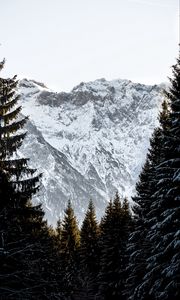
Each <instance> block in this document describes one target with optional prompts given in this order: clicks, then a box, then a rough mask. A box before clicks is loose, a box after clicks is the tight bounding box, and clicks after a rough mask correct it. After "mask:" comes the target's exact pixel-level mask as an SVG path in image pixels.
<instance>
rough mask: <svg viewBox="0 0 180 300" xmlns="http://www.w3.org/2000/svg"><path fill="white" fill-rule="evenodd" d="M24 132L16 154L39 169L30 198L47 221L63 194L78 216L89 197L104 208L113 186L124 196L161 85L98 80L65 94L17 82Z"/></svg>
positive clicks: (57, 211) (59, 209)
mask: <svg viewBox="0 0 180 300" xmlns="http://www.w3.org/2000/svg"><path fill="white" fill-rule="evenodd" d="M18 92H19V93H20V94H21V104H22V113H23V114H24V115H29V120H30V121H29V122H28V124H27V130H28V132H29V134H28V136H27V138H26V140H25V142H24V144H23V146H22V148H21V149H20V152H19V155H24V156H26V157H30V159H31V165H32V166H33V167H36V168H38V170H39V171H40V172H43V174H44V176H43V180H42V189H41V191H40V193H39V195H38V199H39V200H40V201H42V202H43V205H44V208H45V210H46V213H47V217H48V219H49V221H50V222H51V223H53V224H55V222H56V219H57V217H58V216H59V215H62V213H63V210H64V208H65V207H66V205H67V201H68V199H71V201H72V204H73V206H74V208H75V212H76V215H77V216H78V219H79V220H80V221H81V220H82V218H83V217H84V212H85V210H86V209H87V205H88V202H89V199H90V198H92V199H93V200H94V203H95V205H96V208H97V215H98V216H99V217H100V216H102V214H103V213H104V207H105V206H106V204H107V201H108V200H109V199H110V198H111V197H113V196H114V194H115V192H116V190H118V191H119V192H120V194H121V195H123V196H125V195H126V196H128V197H130V196H131V195H132V194H133V192H134V187H135V183H136V181H137V179H138V175H139V173H140V170H141V167H142V165H143V163H144V160H145V157H146V153H147V149H148V146H149V138H150V136H151V134H152V131H153V129H154V127H155V126H156V125H157V124H158V120H157V117H158V112H159V108H160V104H161V101H162V86H157V85H154V86H150V85H148V86H147V85H143V84H136V83H133V82H131V81H129V80H112V81H106V80H105V79H98V80H95V81H93V82H88V83H81V84H80V85H78V86H76V87H75V88H74V89H73V90H72V91H71V92H70V93H64V92H61V93H55V92H53V91H51V90H49V89H48V88H46V87H45V85H44V84H41V83H38V82H35V81H33V80H27V79H23V80H21V81H20V82H19V87H18Z"/></svg>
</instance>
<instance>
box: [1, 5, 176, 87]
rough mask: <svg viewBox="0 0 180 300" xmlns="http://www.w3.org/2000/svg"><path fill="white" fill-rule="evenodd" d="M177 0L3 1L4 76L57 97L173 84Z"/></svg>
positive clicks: (2, 48) (2, 46)
mask: <svg viewBox="0 0 180 300" xmlns="http://www.w3.org/2000/svg"><path fill="white" fill-rule="evenodd" d="M178 3H179V0H0V43H1V46H0V60H1V59H2V58H3V57H5V58H6V60H7V63H6V67H5V70H4V71H3V72H2V73H1V76H12V75H14V74H17V75H19V76H20V77H26V78H32V79H35V80H37V81H41V82H44V83H45V84H46V85H47V86H49V87H50V88H54V89H55V90H57V91H62V90H64V91H69V90H71V89H72V88H73V86H75V85H77V84H79V83H80V82H82V81H90V80H95V79H97V78H102V77H103V78H106V79H108V80H111V79H115V78H121V79H130V80H132V81H135V82H141V83H147V84H154V83H160V82H163V81H167V76H169V75H170V66H171V65H172V64H174V63H175V58H176V57H177V55H178Z"/></svg>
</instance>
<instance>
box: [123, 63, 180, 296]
mask: <svg viewBox="0 0 180 300" xmlns="http://www.w3.org/2000/svg"><path fill="white" fill-rule="evenodd" d="M173 73H174V78H173V79H172V80H171V84H172V86H171V88H170V91H169V92H166V96H167V100H168V102H169V103H170V111H169V109H168V106H167V101H165V102H163V110H162V113H161V115H160V125H161V126H160V128H159V129H157V130H155V133H154V137H153V139H152V141H151V148H150V150H149V154H148V167H147V164H146V169H144V170H143V173H142V175H143V177H142V175H141V178H140V179H141V180H140V183H139V185H138V186H137V192H138V194H137V197H136V198H135V201H136V202H137V203H138V204H139V206H138V210H139V211H138V214H137V222H136V225H135V231H134V233H133V235H134V236H132V237H131V240H130V247H129V249H130V251H131V258H130V264H129V265H130V267H129V270H130V273H129V274H130V277H129V283H130V282H131V284H130V287H131V288H130V289H129V290H130V292H129V298H128V299H140V300H141V299H178V298H179V289H178V288H179V287H178V284H179V282H178V268H179V252H178V243H177V240H178V228H179V221H178V217H177V216H178V213H179V203H178V200H179V192H180V186H179V179H178V176H177V175H178V174H179V166H180V164H179V161H180V155H179V154H180V153H179V152H180V150H179V149H180V147H179V136H180V135H179V133H180V132H179V125H180V120H179V108H180V75H179V74H180V67H179V59H178V62H177V65H175V66H174V67H173ZM157 133H158V134H157ZM144 179H145V180H144ZM139 187H140V189H139ZM138 235H139V236H140V240H139V242H137V240H136V239H137V238H138ZM131 271H132V273H131ZM128 288H129V286H128V285H127V289H128ZM127 289H126V291H127Z"/></svg>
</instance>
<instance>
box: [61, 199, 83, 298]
mask: <svg viewBox="0 0 180 300" xmlns="http://www.w3.org/2000/svg"><path fill="white" fill-rule="evenodd" d="M79 247H80V233H79V228H78V224H77V220H76V216H75V214H74V210H73V208H72V205H71V202H70V201H69V202H68V206H67V208H66V210H65V215H64V219H63V221H62V235H61V258H62V268H63V270H64V273H63V291H64V293H65V294H66V296H69V297H70V299H74V297H75V295H76V294H77V293H78V276H77V274H78V272H79Z"/></svg>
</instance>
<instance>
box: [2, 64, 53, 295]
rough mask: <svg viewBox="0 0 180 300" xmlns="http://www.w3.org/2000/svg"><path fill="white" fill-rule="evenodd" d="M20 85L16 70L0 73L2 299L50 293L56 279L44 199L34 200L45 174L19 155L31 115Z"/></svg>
mask: <svg viewBox="0 0 180 300" xmlns="http://www.w3.org/2000/svg"><path fill="white" fill-rule="evenodd" d="M3 65H4V62H3V63H2V64H1V66H3ZM16 87H17V80H16V76H15V77H13V78H12V79H3V78H0V195H1V197H0V237H1V251H0V263H1V266H0V277H1V280H0V295H1V298H2V299H38V297H41V298H43V297H44V296H45V295H46V294H48V293H47V291H48V290H49V284H51V283H50V282H48V281H49V278H50V277H52V276H50V277H49V278H47V279H46V277H47V274H45V271H44V270H45V269H46V266H47V265H49V262H48V263H46V261H47V260H48V259H49V258H48V257H46V260H44V259H43V257H44V256H45V255H44V254H45V252H46V251H44V250H43V246H44V245H45V243H44V242H45V240H46V246H47V244H48V245H50V240H49V236H48V234H47V232H48V229H47V224H46V222H45V221H44V220H43V217H44V212H43V211H42V209H41V205H37V206H33V205H32V203H31V199H32V195H33V194H35V193H36V192H37V191H38V189H39V186H40V183H39V179H40V175H36V170H34V169H31V168H29V167H28V159H26V158H18V157H17V155H16V151H17V149H18V148H19V147H20V146H21V144H22V142H23V140H24V138H25V136H26V133H24V132H22V129H23V126H24V124H25V123H26V121H27V118H26V117H25V118H21V117H20V115H19V113H20V111H21V107H20V106H18V100H19V96H18V95H17V94H16V93H15V88H16ZM48 253H50V252H48ZM46 254H47V252H46ZM48 270H49V269H48ZM51 271H52V269H51ZM51 275H52V274H51ZM51 292H52V290H51ZM51 292H50V294H51Z"/></svg>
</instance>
